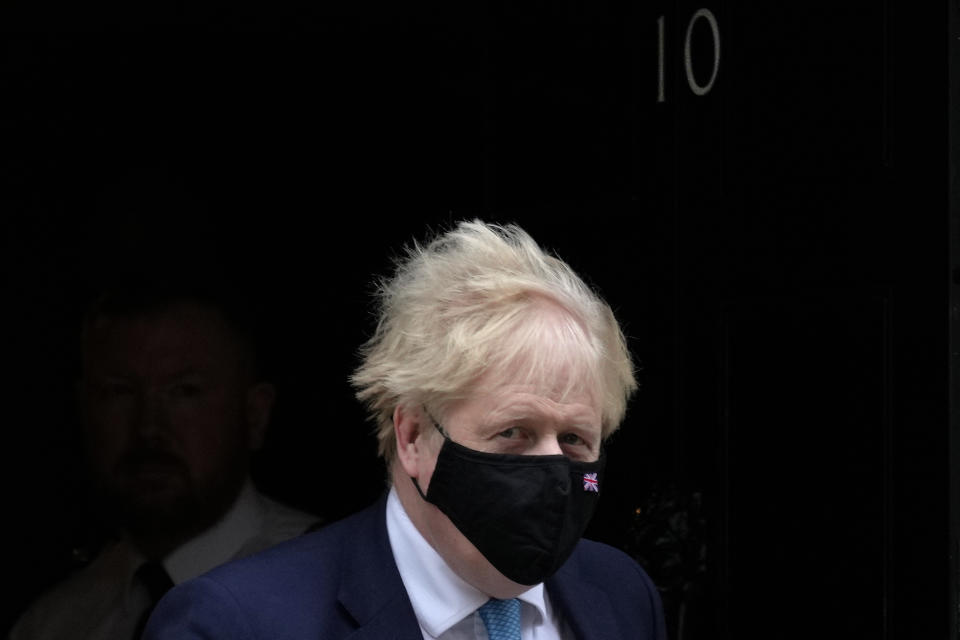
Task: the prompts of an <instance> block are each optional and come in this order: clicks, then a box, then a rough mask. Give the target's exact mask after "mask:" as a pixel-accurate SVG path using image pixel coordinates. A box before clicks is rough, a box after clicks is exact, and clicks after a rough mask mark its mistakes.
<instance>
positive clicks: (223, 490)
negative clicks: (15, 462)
mask: <svg viewBox="0 0 960 640" xmlns="http://www.w3.org/2000/svg"><path fill="white" fill-rule="evenodd" d="M84 346H85V350H84V368H83V379H82V383H81V400H82V408H83V417H84V429H85V436H86V438H85V440H86V445H87V452H88V459H89V462H90V463H91V466H92V470H93V472H94V474H95V476H96V479H97V480H98V483H99V484H100V486H101V488H102V489H103V490H104V491H105V493H106V496H107V497H108V499H110V500H111V502H112V504H113V505H114V506H115V507H116V508H117V509H118V510H119V512H120V516H121V517H122V518H123V519H124V521H125V524H126V525H127V526H128V527H129V528H131V529H137V528H151V527H155V528H156V527H159V528H171V529H173V530H176V529H183V528H190V527H192V526H195V527H196V528H197V529H198V530H199V529H202V528H205V527H206V526H209V525H210V524H212V522H213V521H215V520H216V519H217V518H218V517H219V516H220V515H221V514H222V513H223V511H224V510H225V509H226V507H227V506H228V505H229V504H230V503H231V501H232V500H233V498H234V496H235V495H236V492H237V490H238V489H239V487H240V486H241V484H242V482H243V480H244V478H245V477H246V473H247V468H248V460H249V451H250V449H251V448H252V447H253V446H254V445H255V444H256V439H257V438H256V434H255V433H254V432H253V431H254V430H253V429H252V427H253V426H254V425H251V421H250V418H251V416H250V415H249V413H250V411H249V409H250V403H249V398H248V395H249V392H250V389H251V385H250V383H251V380H250V377H249V375H248V374H247V372H246V367H245V366H244V364H245V363H244V360H243V354H244V352H243V350H242V349H241V348H240V346H239V343H238V341H237V338H236V337H235V336H234V334H233V333H232V331H231V329H230V328H229V326H228V325H227V324H226V322H225V321H224V320H223V318H222V317H221V316H220V314H219V313H218V312H217V311H215V310H213V309H211V308H208V307H205V306H202V305H199V304H193V303H189V302H184V303H178V304H174V305H172V306H170V307H168V308H165V309H164V310H161V311H158V312H155V313H147V314H144V315H133V316H129V317H127V316H124V317H111V316H101V317H100V318H98V319H97V320H96V321H95V322H94V323H93V326H92V327H90V330H89V331H88V333H87V336H86V340H85V344H84ZM271 399H272V397H271Z"/></svg>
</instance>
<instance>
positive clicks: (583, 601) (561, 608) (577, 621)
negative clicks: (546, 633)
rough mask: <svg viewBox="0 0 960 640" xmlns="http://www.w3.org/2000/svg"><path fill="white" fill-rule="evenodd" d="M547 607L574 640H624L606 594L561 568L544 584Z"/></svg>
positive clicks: (572, 572) (567, 569) (566, 566)
mask: <svg viewBox="0 0 960 640" xmlns="http://www.w3.org/2000/svg"><path fill="white" fill-rule="evenodd" d="M544 584H545V586H546V588H547V593H548V594H549V595H550V603H551V605H552V606H553V609H554V611H555V612H557V613H558V614H559V615H560V616H561V617H562V618H563V619H564V620H566V622H567V624H569V625H570V628H571V629H572V630H573V633H574V635H575V636H576V638H577V640H616V639H617V638H621V637H623V636H622V635H621V633H620V630H619V629H618V627H617V624H616V621H615V620H616V619H615V617H614V611H613V607H611V605H610V600H609V599H608V598H607V596H606V594H605V593H604V592H603V591H602V590H601V589H600V588H598V587H596V586H594V585H593V584H591V583H589V582H586V581H584V580H582V579H581V578H580V576H578V575H577V574H576V572H575V571H574V570H572V569H571V568H570V567H569V565H564V566H563V567H561V568H560V570H559V571H557V573H556V574H554V576H553V577H552V578H549V579H548V580H547V581H546V582H545V583H544Z"/></svg>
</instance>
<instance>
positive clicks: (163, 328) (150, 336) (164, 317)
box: [84, 303, 239, 370]
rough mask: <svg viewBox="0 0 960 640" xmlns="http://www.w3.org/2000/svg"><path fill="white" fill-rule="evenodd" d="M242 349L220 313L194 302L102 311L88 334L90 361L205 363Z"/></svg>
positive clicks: (170, 365)
mask: <svg viewBox="0 0 960 640" xmlns="http://www.w3.org/2000/svg"><path fill="white" fill-rule="evenodd" d="M238 353H239V345H238V340H237V338H236V336H235V335H234V334H233V332H232V330H231V328H230V327H229V325H228V324H227V323H226V321H225V320H224V319H223V317H222V316H221V315H220V313H219V312H218V311H217V310H216V309H213V308H207V307H203V306H199V305H193V304H188V303H184V304H177V305H174V306H171V307H168V308H164V309H161V310H157V311H151V312H147V313H137V314H130V315H107V314H102V315H99V316H98V317H97V318H95V319H94V320H93V321H92V322H91V323H90V325H89V326H88V330H87V331H86V335H85V336H84V361H85V362H86V364H88V365H90V364H94V365H96V364H102V365H108V366H109V365H112V366H118V365H120V364H122V363H124V362H128V363H137V364H141V365H150V368H152V369H163V370H174V369H187V368H194V369H205V368H209V367H211V366H214V365H216V364H217V363H221V362H223V361H225V360H226V361H232V360H233V359H234V358H235V357H237V355H238Z"/></svg>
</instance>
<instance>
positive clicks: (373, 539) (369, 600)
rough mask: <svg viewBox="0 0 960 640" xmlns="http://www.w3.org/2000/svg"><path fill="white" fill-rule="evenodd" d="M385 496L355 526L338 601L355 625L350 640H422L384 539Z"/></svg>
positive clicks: (391, 554)
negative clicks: (355, 627) (355, 530)
mask: <svg viewBox="0 0 960 640" xmlns="http://www.w3.org/2000/svg"><path fill="white" fill-rule="evenodd" d="M386 505H387V500H386V495H384V496H383V497H382V498H381V499H380V501H379V502H378V503H377V504H376V505H374V506H373V507H371V508H370V509H367V510H366V512H365V519H364V521H362V522H360V523H358V527H357V532H356V538H355V541H354V544H353V545H351V547H350V549H349V550H348V551H346V553H348V554H349V555H350V557H348V558H346V559H345V560H344V562H343V564H342V566H343V567H344V573H343V575H342V576H341V579H340V594H339V600H340V604H341V605H342V606H343V608H344V609H345V610H346V611H347V613H349V614H350V616H352V617H353V619H354V620H355V621H356V623H357V627H358V628H357V630H356V631H355V632H354V633H353V634H352V635H350V636H349V637H350V638H351V640H374V639H377V640H385V639H394V640H423V634H422V633H421V632H420V625H419V623H418V622H417V618H416V616H415V615H414V613H413V606H412V605H411V604H410V598H409V597H407V591H406V589H404V587H403V581H402V580H401V579H400V572H399V571H397V563H396V562H395V561H394V559H393V552H392V551H391V549H390V539H389V537H388V536H387V517H386Z"/></svg>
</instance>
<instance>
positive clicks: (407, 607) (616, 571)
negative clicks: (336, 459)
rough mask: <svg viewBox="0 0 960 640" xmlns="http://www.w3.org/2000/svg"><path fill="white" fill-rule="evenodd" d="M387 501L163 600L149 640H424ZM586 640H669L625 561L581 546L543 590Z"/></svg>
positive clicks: (604, 549) (641, 576)
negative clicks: (396, 554) (396, 553)
mask: <svg viewBox="0 0 960 640" xmlns="http://www.w3.org/2000/svg"><path fill="white" fill-rule="evenodd" d="M385 506H386V500H385V499H384V500H380V501H379V502H378V503H377V504H375V505H373V506H372V507H369V508H367V509H365V510H364V511H361V512H359V513H357V514H355V515H353V516H350V517H349V518H346V519H344V520H341V521H340V522H337V523H334V524H331V525H329V526H327V527H325V528H324V529H322V530H320V531H317V532H316V533H310V534H307V535H304V536H301V537H299V538H296V539H294V540H290V541H287V542H284V543H281V544H280V545H278V546H276V547H273V548H271V549H267V550H266V551H263V552H261V553H259V554H257V555H255V556H250V557H247V558H244V559H242V560H237V561H233V562H230V563H228V564H225V565H223V566H221V567H218V568H216V569H214V570H213V571H211V572H209V573H207V574H205V575H203V576H200V577H199V578H195V579H193V580H191V581H189V582H185V583H183V584H182V585H180V586H178V587H176V588H174V589H173V590H172V591H170V592H169V593H168V594H167V595H166V596H165V597H164V598H163V600H161V602H160V604H159V605H158V606H157V608H156V610H155V611H154V613H153V615H152V616H151V617H150V623H149V625H148V626H147V630H146V633H145V635H144V638H145V640H199V639H201V638H203V639H204V640H211V639H224V640H226V639H228V638H229V639H230V640H339V639H341V638H350V639H351V640H390V639H396V640H401V639H402V640H423V635H422V634H421V632H420V626H419V624H418V623H417V619H416V617H415V616H414V613H413V607H412V606H411V604H410V599H409V598H408V597H407V592H406V590H405V589H404V587H403V582H402V580H401V579H400V574H399V572H398V571H397V566H396V563H395V562H394V559H393V552H392V551H391V549H390V542H389V539H388V537H387V525H386V514H385V511H384V509H385ZM545 586H546V589H547V592H548V593H549V594H550V601H551V603H552V604H553V607H554V610H555V611H558V612H560V613H561V615H563V616H564V618H565V619H566V621H567V623H568V624H569V625H570V627H571V628H572V629H573V631H574V633H575V634H576V636H577V638H578V639H581V640H593V639H595V640H617V639H619V638H630V639H633V640H663V639H664V638H665V636H666V633H665V631H664V623H663V613H662V609H661V604H660V598H659V596H658V595H657V591H656V589H655V588H654V586H653V583H652V582H651V581H650V579H649V578H648V577H647V575H646V574H645V573H644V572H643V570H642V569H641V568H640V567H639V566H638V565H637V564H636V562H634V561H633V559H632V558H630V557H629V556H627V555H626V554H624V553H622V552H620V551H618V550H616V549H613V548H612V547H608V546H606V545H602V544H599V543H596V542H590V541H587V540H581V541H580V543H579V544H578V545H577V548H576V550H575V551H574V553H573V555H572V556H571V557H570V559H569V560H568V561H567V562H566V563H565V564H564V565H563V566H562V567H561V568H560V570H559V571H558V572H557V573H556V574H555V575H554V576H553V577H551V578H550V579H548V580H547V581H546V582H545Z"/></svg>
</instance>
